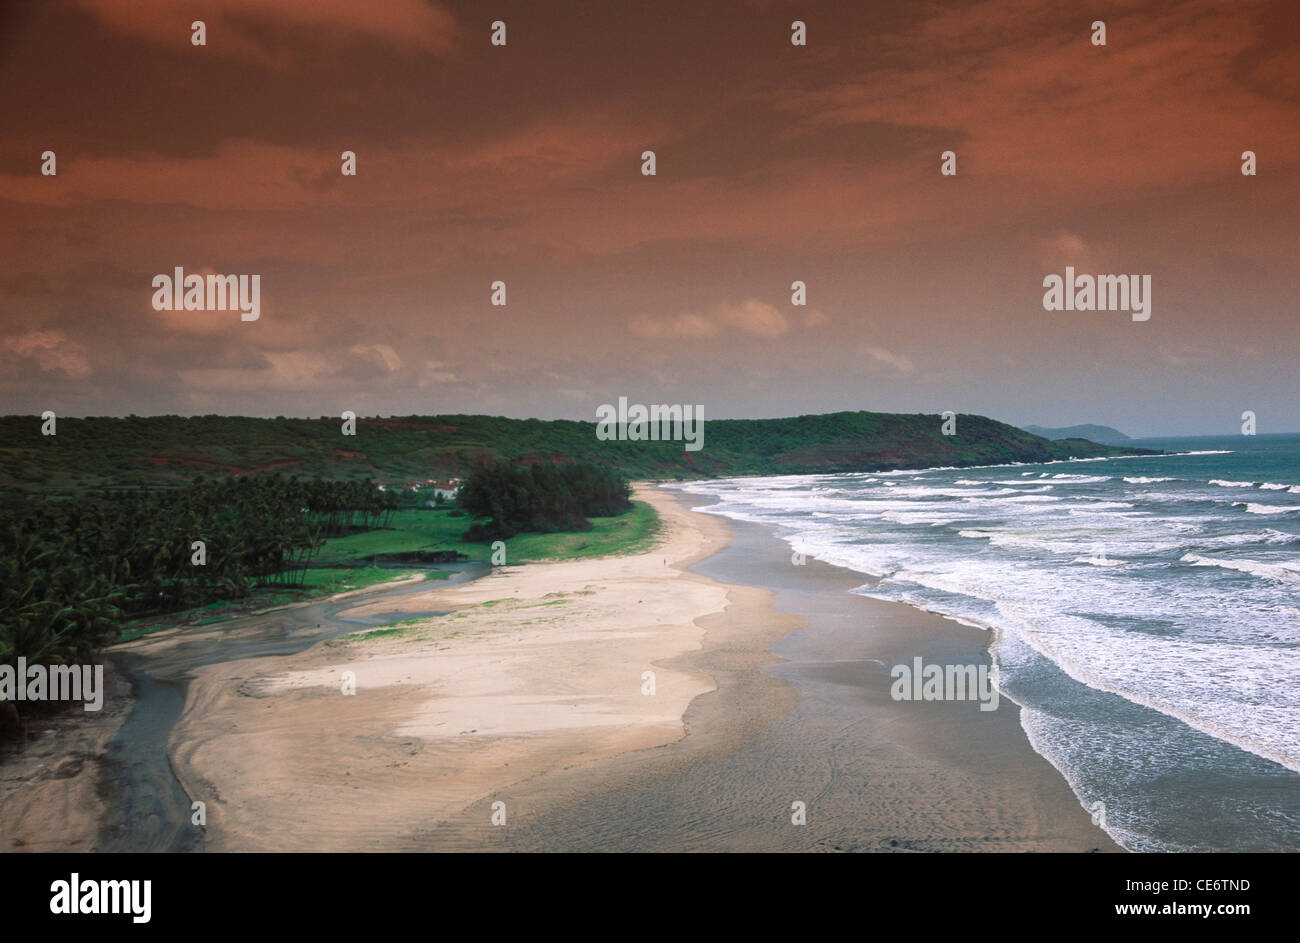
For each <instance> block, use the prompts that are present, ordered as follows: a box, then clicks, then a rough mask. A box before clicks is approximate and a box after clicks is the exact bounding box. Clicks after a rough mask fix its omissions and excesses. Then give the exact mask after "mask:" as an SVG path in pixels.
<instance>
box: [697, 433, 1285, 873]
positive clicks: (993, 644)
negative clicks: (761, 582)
mask: <svg viewBox="0 0 1300 943" xmlns="http://www.w3.org/2000/svg"><path fill="white" fill-rule="evenodd" d="M1132 444H1133V445H1135V446H1141V447H1145V448H1153V449H1161V450H1163V451H1164V452H1165V453H1166V454H1163V455H1159V456H1126V457H1118V458H1102V459H1083V460H1077V461H1064V462H1050V463H1046V464H1013V465H996V466H986V467H964V468H929V469H914V470H905V471H891V472H876V473H869V474H835V475H787V476H778V477H747V478H731V479H721V480H710V481H698V482H686V483H682V484H680V485H677V486H676V487H678V488H680V489H681V490H684V491H687V492H690V493H695V494H700V495H709V496H712V497H713V498H715V499H716V500H717V503H715V504H712V505H709V506H707V507H704V508H701V510H702V511H705V512H706V513H710V514H718V515H721V516H723V517H727V518H733V519H736V520H743V521H753V522H757V523H760V524H764V525H768V526H770V527H772V528H773V529H774V530H775V532H776V534H777V535H778V536H780V537H781V538H783V539H784V540H785V541H787V542H788V543H789V545H790V547H791V548H792V551H794V552H798V553H802V554H805V555H807V556H809V557H815V558H818V559H820V560H823V561H825V562H827V563H831V564H835V565H838V566H841V567H845V568H847V569H850V570H853V571H856V572H857V573H860V574H862V576H863V577H864V579H863V583H862V585H861V586H859V587H858V588H856V589H855V590H853V592H855V593H859V594H861V595H864V596H871V597H874V598H877V599H886V600H895V601H898V602H902V603H906V604H908V605H911V606H915V607H917V608H920V609H924V610H927V611H930V612H934V613H938V614H940V615H943V616H945V617H947V618H950V619H954V620H956V621H959V622H962V623H965V624H968V625H972V626H978V627H980V628H982V629H985V630H987V631H988V632H989V637H990V649H989V650H990V657H991V658H992V660H993V662H994V665H995V667H996V677H997V679H998V680H997V683H998V686H999V688H1000V690H1001V694H1002V696H1003V697H1007V698H1010V699H1011V700H1013V701H1015V702H1016V703H1017V704H1018V705H1020V718H1021V725H1022V726H1023V728H1024V731H1025V733H1026V735H1027V736H1028V738H1029V742H1030V743H1031V745H1032V746H1033V748H1034V749H1035V750H1036V751H1037V752H1038V753H1039V754H1040V755H1042V756H1043V757H1045V758H1046V759H1047V760H1048V761H1049V762H1050V763H1052V765H1053V766H1055V767H1056V769H1057V770H1058V771H1059V772H1060V773H1061V775H1062V776H1064V777H1065V779H1066V781H1067V782H1068V783H1069V785H1070V787H1071V788H1072V789H1073V790H1074V793H1075V795H1076V796H1077V797H1078V798H1079V801H1080V803H1081V804H1082V805H1083V806H1084V808H1085V809H1087V810H1088V811H1089V812H1090V813H1091V814H1092V816H1093V821H1094V822H1096V823H1097V824H1099V825H1100V826H1101V827H1102V828H1104V829H1105V830H1106V832H1107V833H1109V834H1110V835H1111V837H1112V838H1114V839H1115V840H1116V841H1117V842H1118V843H1119V844H1120V845H1122V846H1123V847H1125V848H1126V849H1128V850H1130V851H1297V850H1300V435H1271V436H1270V435H1258V436H1245V435H1238V436H1231V437H1212V438H1208V437H1207V438H1178V439H1147V440H1135V441H1134V442H1133V443H1132ZM869 628H870V627H869V626H866V625H864V627H863V630H864V631H869Z"/></svg>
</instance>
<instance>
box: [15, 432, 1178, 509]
mask: <svg viewBox="0 0 1300 943" xmlns="http://www.w3.org/2000/svg"><path fill="white" fill-rule="evenodd" d="M943 425H944V420H943V417H941V416H939V415H926V414H900V413H875V412H837V413H825V414H819V415H808V416H795V417H790V418H784V419H714V420H709V421H708V422H707V424H706V430H707V431H706V436H705V440H704V447H703V448H702V449H701V450H700V451H698V452H689V451H686V450H684V448H683V445H682V443H681V442H676V441H612V440H606V441H602V440H601V439H598V438H597V436H596V423H595V422H580V421H574V420H564V419H558V420H541V419H506V418H503V417H499V416H466V415H452V416H403V417H388V418H358V419H357V420H356V423H355V428H356V434H355V435H343V434H342V429H343V423H342V422H341V420H340V419H339V418H337V417H333V416H328V417H326V416H323V417H321V418H319V419H287V418H276V419H257V418H250V417H242V416H194V417H188V418H187V417H182V416H128V417H125V418H113V417H91V418H85V419H76V418H60V419H59V420H58V424H57V432H56V434H55V435H51V436H45V435H42V434H41V429H42V420H41V419H40V418H39V417H37V416H5V417H0V488H5V489H13V490H16V491H22V492H42V493H46V494H50V493H74V492H78V491H81V490H84V489H86V488H101V487H121V486H124V485H125V486H139V485H142V484H143V485H147V486H149V487H168V486H176V485H180V484H183V483H186V482H189V481H191V480H192V479H193V478H194V477H195V476H196V475H199V474H203V475H205V476H208V477H212V476H222V475H231V474H234V475H261V474H272V473H275V472H279V473H280V474H282V475H285V476H290V475H296V476H298V477H302V478H319V479H331V480H347V481H361V480H366V479H370V480H373V481H376V482H378V483H380V484H383V485H384V486H386V487H390V488H404V487H409V486H410V485H412V484H424V483H428V482H438V481H446V480H449V479H455V478H460V477H463V476H465V475H466V474H467V473H468V472H469V470H470V468H471V467H472V466H473V464H474V462H475V460H476V459H478V458H479V457H489V458H494V459H500V460H506V461H513V462H524V463H530V462H541V461H559V462H588V463H595V464H600V465H604V466H607V467H610V468H613V469H615V470H616V471H618V472H620V473H622V474H623V475H626V476H627V477H628V478H630V479H689V478H711V477H721V476H730V475H755V474H761V475H788V474H816V473H832V472H863V471H885V470H890V469H899V468H925V467H936V466H965V465H992V464H1001V463H1008V462H1044V461H1053V460H1062V459H1068V458H1091V457H1096V456H1106V455H1132V454H1156V453H1154V452H1152V451H1151V450H1143V449H1134V448H1131V447H1122V446H1116V445H1112V444H1105V443H1101V444H1099V443H1098V442H1097V441H1096V440H1095V439H1094V440H1092V441H1089V440H1088V439H1085V438H1082V437H1070V438H1067V439H1065V440H1063V441H1052V440H1051V439H1049V438H1046V437H1044V436H1041V435H1036V434H1034V433H1031V432H1027V431H1025V430H1023V429H1018V428H1016V427H1015V426H1011V425H1008V424H1006V423H1003V422H998V421H996V420H994V419H989V418H987V417H984V416H977V415H967V414H961V415H958V416H957V417H956V421H955V430H954V434H953V435H944V434H943V432H942V427H943ZM1075 428H1077V429H1087V430H1094V429H1095V430H1100V431H1101V432H1103V433H1105V432H1109V433H1112V434H1114V435H1119V433H1115V431H1114V430H1107V429H1106V428H1105V427H1103V426H1084V427H1075ZM1044 431H1045V432H1051V433H1052V434H1053V435H1056V433H1058V432H1073V431H1074V430H1073V429H1070V430H1044Z"/></svg>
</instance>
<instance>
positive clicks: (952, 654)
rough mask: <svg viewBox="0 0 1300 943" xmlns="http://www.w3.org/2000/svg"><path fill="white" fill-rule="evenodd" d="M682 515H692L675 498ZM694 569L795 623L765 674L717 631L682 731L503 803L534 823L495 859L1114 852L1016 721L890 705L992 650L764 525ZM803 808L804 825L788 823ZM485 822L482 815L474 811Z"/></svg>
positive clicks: (974, 708)
mask: <svg viewBox="0 0 1300 943" xmlns="http://www.w3.org/2000/svg"><path fill="white" fill-rule="evenodd" d="M680 500H681V501H682V502H683V504H684V505H694V504H698V503H699V501H700V499H699V498H697V497H695V496H685V495H683V496H681V497H680ZM728 527H729V528H730V529H731V531H732V533H733V535H734V540H733V541H732V543H731V544H730V545H729V546H728V547H727V548H726V549H725V550H723V551H722V552H721V553H720V554H718V555H717V556H713V557H710V558H708V559H706V560H704V561H701V562H700V563H699V564H697V565H696V566H695V567H694V569H696V570H697V571H698V572H700V573H703V574H705V575H708V576H711V577H713V578H715V579H718V580H722V581H725V582H727V583H730V584H733V585H739V586H742V587H743V586H745V585H746V584H748V585H751V586H755V585H756V586H762V587H764V590H763V592H764V594H765V595H768V594H769V593H773V592H774V597H773V599H772V605H773V606H774V608H775V609H777V610H778V611H782V612H786V613H791V614H794V615H796V616H798V617H800V618H801V620H802V621H803V622H805V623H806V626H805V627H803V628H797V629H795V630H794V631H792V632H791V633H789V634H788V635H786V636H785V637H783V638H782V639H780V640H779V641H777V642H776V643H775V644H774V645H772V648H771V650H772V652H773V653H774V654H776V655H778V656H780V658H781V659H782V661H781V662H780V663H777V664H774V665H770V666H768V667H766V668H764V669H763V670H762V671H754V670H752V668H746V669H745V670H742V671H739V672H736V671H733V670H732V668H733V666H734V665H735V663H736V661H737V658H738V656H741V655H742V653H748V654H750V655H752V652H753V647H754V646H753V644H752V640H750V639H747V638H746V637H745V633H744V631H743V629H740V631H737V628H738V627H737V626H734V625H732V626H727V625H725V624H721V623H714V624H712V625H710V624H709V623H707V622H706V625H707V626H709V628H710V632H709V635H708V637H706V639H705V644H704V648H703V649H702V650H701V651H700V652H698V653H692V654H690V655H688V656H684V657H683V658H681V659H679V660H678V662H677V664H679V665H680V666H682V667H684V668H688V669H690V670H696V671H703V672H706V673H709V674H713V675H714V676H716V677H718V679H719V687H718V690H717V691H716V692H713V693H711V694H707V695H703V696H701V697H699V698H697V699H696V700H695V701H694V702H693V703H692V704H691V706H690V709H689V710H688V711H687V714H686V725H687V729H688V731H689V735H688V736H687V737H686V738H685V739H684V740H682V741H679V742H676V743H673V744H671V745H667V746H665V747H662V748H660V749H657V750H653V751H648V752H645V753H641V754H635V755H629V756H623V757H619V758H616V759H613V760H609V761H604V762H601V763H598V764H594V765H591V766H588V767H586V768H584V769H582V770H574V771H569V772H566V773H561V774H558V775H555V776H549V777H544V778H542V779H539V780H536V781H534V782H532V783H530V784H528V788H527V790H522V789H517V790H515V791H514V796H515V801H516V802H517V803H518V804H519V805H521V806H523V807H524V808H525V809H526V810H527V814H526V815H525V816H523V817H521V818H520V819H519V824H518V826H517V828H515V829H512V833H513V834H512V835H511V840H510V841H509V842H504V841H503V842H502V843H501V844H502V845H503V846H504V847H512V848H518V849H533V850H574V851H595V850H603V851H611V850H629V851H886V852H888V851H1002V852H1022V851H1063V852H1087V851H1119V850H1121V849H1119V848H1118V846H1116V845H1115V844H1114V843H1113V842H1112V841H1111V839H1110V838H1109V837H1108V836H1107V835H1106V833H1105V832H1103V831H1102V830H1101V829H1100V828H1098V827H1096V826H1094V825H1093V824H1092V822H1091V817H1090V816H1089V814H1088V813H1087V812H1086V811H1085V810H1084V809H1083V808H1082V807H1081V805H1080V803H1079V802H1078V800H1077V799H1076V797H1075V796H1074V794H1073V793H1072V792H1071V790H1070V789H1069V787H1068V786H1067V785H1066V783H1065V782H1064V780H1063V779H1062V778H1061V777H1060V776H1059V774H1058V773H1057V772H1056V770H1055V769H1053V768H1052V766H1051V765H1050V764H1049V763H1048V762H1047V761H1046V760H1044V759H1043V758H1042V757H1040V756H1039V755H1038V754H1036V753H1035V752H1034V751H1033V750H1032V748H1031V747H1030V746H1029V744H1028V741H1027V739H1026V737H1025V735H1024V733H1023V731H1022V730H1021V728H1020V724H1019V711H1018V709H1017V708H1016V706H1015V705H1014V703H1012V702H1011V701H1010V700H1009V699H1007V698H1002V699H1001V702H1000V706H999V708H998V710H996V711H993V712H981V711H980V710H978V705H977V704H975V703H973V702H896V701H893V700H892V699H891V698H890V696H889V686H890V682H891V680H892V679H891V678H890V677H889V675H888V668H887V667H886V666H893V665H895V664H899V663H910V661H911V659H912V658H913V657H915V656H917V655H920V656H922V657H923V658H924V660H925V661H926V662H927V663H930V662H942V663H960V664H977V663H981V662H982V663H985V664H987V663H988V658H987V654H986V651H985V646H986V643H987V638H986V635H985V633H984V632H982V631H981V630H978V629H974V628H970V627H966V626H962V625H959V624H957V623H954V622H951V621H949V620H945V619H942V618H940V617H938V616H934V615H931V614H928V613H924V612H921V611H919V610H915V609H913V608H911V607H908V606H904V605H901V604H897V603H888V602H882V601H879V600H873V599H868V598H866V597H862V596H856V595H853V594H852V593H850V592H849V590H851V589H853V588H854V587H856V586H859V585H861V584H862V583H863V582H865V581H866V578H865V577H863V576H861V575H859V574H855V573H852V572H850V571H847V570H843V569H841V568H838V567H833V566H829V565H826V564H822V563H819V562H818V561H815V560H811V559H809V560H808V561H807V563H806V564H805V565H803V566H796V565H794V564H793V563H792V559H791V555H790V551H789V549H788V548H787V547H786V545H785V544H784V543H783V542H781V541H779V540H778V539H776V538H775V537H774V536H772V535H771V534H770V532H769V531H768V530H767V529H766V528H763V527H761V526H759V525H754V524H746V523H738V522H734V521H728ZM795 802H802V803H804V807H805V809H806V824H805V825H795V824H793V823H792V816H793V815H794V814H795V813H794V812H793V811H792V805H793V803H795ZM479 813H480V814H482V813H483V810H481V809H480V810H479Z"/></svg>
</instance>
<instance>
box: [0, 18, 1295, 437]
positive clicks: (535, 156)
mask: <svg viewBox="0 0 1300 943" xmlns="http://www.w3.org/2000/svg"><path fill="white" fill-rule="evenodd" d="M0 9H3V11H4V12H2V13H0V88H3V89H4V93H5V94H4V95H3V96H0V128H3V129H4V130H3V134H2V135H0V218H2V219H3V225H0V253H2V256H0V257H2V258H3V264H2V266H0V397H3V404H2V405H0V412H3V413H22V414H35V413H40V412H42V411H44V410H47V409H49V410H53V411H55V412H56V413H57V414H59V415H127V414H132V413H134V414H139V415H155V414H165V413H174V414H181V415H195V414H207V413H222V414H241V415H253V416H280V415H284V416H323V415H339V414H340V413H341V412H342V411H343V410H352V411H354V412H355V413H356V414H357V415H361V416H365V415H385V416H387V415H408V414H435V413H486V414H496V415H506V416H514V417H538V418H571V419H586V420H594V419H595V416H596V409H597V407H598V406H600V405H601V404H604V403H617V402H618V399H619V397H620V396H626V397H627V398H628V400H629V401H630V402H632V403H637V402H640V403H680V404H697V405H699V406H702V407H703V409H704V412H705V415H706V418H731V417H766V416H790V415H799V414H804V413H818V412H830V411H834V410H844V409H870V410H885V411H891V412H925V413H938V412H942V411H945V410H952V411H954V412H958V413H980V414H984V415H989V416H992V417H994V418H997V419H1001V420H1004V421H1008V422H1012V423H1015V424H1028V423H1037V424H1041V425H1048V426H1057V425H1067V424H1073V423H1081V422H1097V423H1104V424H1108V425H1113V426H1115V427H1117V428H1119V429H1121V430H1123V431H1125V432H1127V433H1129V434H1130V435H1135V436H1140V435H1175V434H1195V433H1206V434H1214V433H1224V434H1227V433H1235V432H1237V431H1239V428H1240V425H1241V416H1242V413H1243V412H1244V411H1246V410H1250V411H1252V412H1254V413H1255V414H1256V417H1257V423H1258V425H1257V428H1258V431H1259V432H1260V433H1267V432H1281V431H1296V430H1300V409H1298V408H1297V407H1298V406H1300V369H1297V360H1298V357H1297V354H1298V353H1300V317H1297V299H1300V265H1297V249H1298V248H1300V225H1297V223H1298V221H1300V9H1298V8H1297V7H1296V4H1295V3H1294V2H1292V0H1284V2H1271V0H1234V2H1233V3H1230V4H1225V3H1223V2H1222V0H1186V2H1177V0H1169V2H1105V0H1098V2H1096V3H1092V4H1076V3H1058V2H1046V0H1034V2H1028V0H967V2H907V3H898V2H891V3H877V2H869V0H854V2H847V0H846V2H826V0H817V2H813V0H797V2H784V0H767V2H743V0H729V2H709V0H685V2H677V0H660V2H656V3H653V4H645V3H635V4H634V3H586V2H583V3H574V2H562V0H561V2H556V3H545V4H542V3H537V2H536V0H528V2H512V0H496V2H494V3H493V4H491V5H484V4H482V3H475V2H464V3H462V2H437V3H435V2H428V0H375V2H373V3H364V4H358V3H355V2H353V0H277V2H276V3H274V4H271V3H265V2H263V0H220V2H217V0H209V2H205V0H185V2H179V0H133V2H121V0H50V2H42V3H36V2H23V0H19V2H16V3H11V4H8V5H6V6H4V7H2V8H0ZM195 20H202V21H203V23H204V26H205V32H206V40H207V42H206V45H203V46H196V45H194V44H193V42H192V28H191V24H192V23H193V21H195ZM494 20H500V21H503V22H504V23H505V27H506V33H505V36H506V42H505V45H504V46H501V45H493V44H492V42H491V36H492V32H493V27H492V23H493V21H494ZM795 20H802V21H803V22H804V23H805V24H806V36H807V44H806V45H804V46H795V45H793V44H792V43H791V35H792V29H791V24H792V23H793V22H794V21H795ZM1095 20H1101V21H1103V22H1104V23H1105V28H1106V44H1105V45H1104V46H1098V45H1095V44H1094V42H1093V36H1094V31H1093V28H1092V24H1093V22H1094V21H1095ZM345 150H350V151H352V152H354V153H355V155H356V174H355V175H344V174H343V173H341V166H342V159H341V154H342V152H343V151H345ZM646 150H653V151H654V153H655V164H656V166H655V170H656V173H655V174H654V175H653V176H647V175H645V174H643V173H642V169H643V161H642V154H643V152H644V151H646ZM948 150H951V151H953V152H954V154H955V155H956V170H957V172H956V175H955V176H946V175H944V174H942V173H941V172H940V170H941V163H942V161H941V155H942V154H943V152H945V151H948ZM1247 150H1250V151H1253V152H1254V153H1255V155H1256V169H1257V172H1256V174H1255V175H1253V176H1246V175H1243V174H1242V172H1241V171H1242V163H1243V161H1242V154H1243V152H1244V151H1247ZM45 151H53V152H54V153H55V162H56V170H57V173H55V174H54V175H48V174H42V172H41V169H42V165H43V162H44V158H43V157H42V155H43V153H44V152H45ZM1067 266H1072V267H1073V268H1074V269H1075V270H1076V271H1077V272H1080V273H1090V274H1142V275H1150V276H1151V283H1152V290H1151V291H1152V297H1151V312H1150V319H1149V320H1146V321H1134V320H1133V319H1132V318H1131V317H1130V315H1129V314H1128V313H1127V312H1125V311H1048V310H1045V309H1044V304H1043V295H1044V287H1043V280H1044V278H1045V277H1046V276H1048V275H1051V274H1057V275H1064V274H1065V270H1066V267H1067ZM177 267H181V268H182V269H183V270H184V272H186V273H217V274H250V275H251V274H256V275H258V276H260V279H259V282H260V316H259V317H258V319H257V320H256V321H245V320H243V319H241V317H240V315H239V313H238V312H237V311H234V312H232V311H223V310H215V311H214V310H202V311H167V310H163V311H159V310H155V307H154V304H153V298H154V288H153V279H154V277H155V276H156V275H159V274H168V275H170V274H171V273H172V272H173V270H174V269H175V268H177ZM496 281H502V282H504V283H505V284H506V301H507V303H506V304H505V305H504V306H497V305H493V304H492V284H493V283H494V282H496ZM795 281H802V282H804V283H805V285H806V300H807V304H806V305H802V306H798V305H794V304H792V299H791V295H792V290H791V286H792V283H793V282H795Z"/></svg>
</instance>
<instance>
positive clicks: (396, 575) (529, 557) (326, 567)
mask: <svg viewBox="0 0 1300 943" xmlns="http://www.w3.org/2000/svg"><path fill="white" fill-rule="evenodd" d="M470 523H471V521H470V519H469V518H467V517H464V516H460V515H457V516H453V515H452V514H451V512H450V511H447V510H439V511H435V510H405V511H397V512H395V513H394V514H393V518H392V520H391V521H390V523H389V526H388V527H387V528H383V529H381V530H371V531H366V532H364V533H361V534H351V535H349V536H347V537H334V538H331V539H329V540H326V541H325V545H324V546H323V547H321V548H320V551H319V552H318V553H317V554H316V556H315V557H314V558H313V559H312V562H313V563H315V564H317V566H314V567H312V568H310V569H308V570H307V573H306V575H305V577H304V579H303V584H302V586H301V587H292V588H291V587H280V586H274V585H271V586H266V587H262V588H260V589H258V590H256V591H255V592H254V593H253V595H252V596H251V597H249V598H248V599H241V600H238V601H237V602H220V603H211V604H209V605H207V606H203V607H201V608H198V609H191V610H188V611H186V612H178V613H173V614H172V615H169V616H166V617H163V618H150V619H143V620H137V621H134V622H130V623H127V625H126V626H124V627H123V629H122V634H121V635H120V636H118V638H117V641H118V642H130V641H134V640H135V639H138V638H140V637H141V636H143V635H149V634H151V633H153V632H158V631H161V630H162V629H168V628H173V627H175V626H177V625H190V626H200V625H213V624H215V623H218V622H225V621H227V620H229V619H233V618H237V617H238V616H241V615H246V614H247V613H249V612H251V611H254V610H256V609H267V608H271V607H274V606H279V605H286V604H288V603H293V602H300V601H302V600H306V599H312V598H315V597H317V596H332V595H333V594H335V593H346V592H350V591H351V590H354V589H364V588H365V587H367V586H374V585H376V584H379V583H386V582H390V581H392V580H398V579H402V578H404V577H409V576H411V575H412V574H418V575H420V576H423V578H424V579H427V580H441V579H446V578H447V577H449V576H450V575H451V572H450V571H448V570H438V569H434V568H432V567H430V568H427V569H426V568H416V567H412V568H401V569H394V568H391V567H378V566H369V565H367V563H366V561H367V559H368V558H369V557H371V556H373V555H375V554H384V553H406V552H410V551H413V550H455V551H456V552H458V553H462V554H464V555H465V556H467V557H469V559H470V560H474V561H477V562H480V563H490V562H492V547H491V545H490V544H472V543H465V542H464V541H463V540H461V535H462V534H464V533H465V531H466V529H467V528H468V527H469V525H470ZM658 531H659V516H658V515H657V514H655V512H654V509H653V508H652V507H650V505H648V504H646V503H645V502H644V501H633V502H632V510H630V511H628V512H627V513H626V514H620V515H619V516H617V517H593V518H591V530H589V531H584V532H581V533H560V534H519V535H518V536H515V537H511V538H510V539H509V540H507V541H506V542H505V545H506V561H505V562H506V565H508V566H516V565H518V564H520V563H536V562H540V561H542V560H575V559H580V558H585V557H601V556H609V555H612V554H625V553H639V552H641V551H642V550H645V549H647V548H649V547H650V546H651V545H652V544H653V543H654V539H655V535H656V534H657V533H658ZM494 602H495V601H494Z"/></svg>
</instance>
